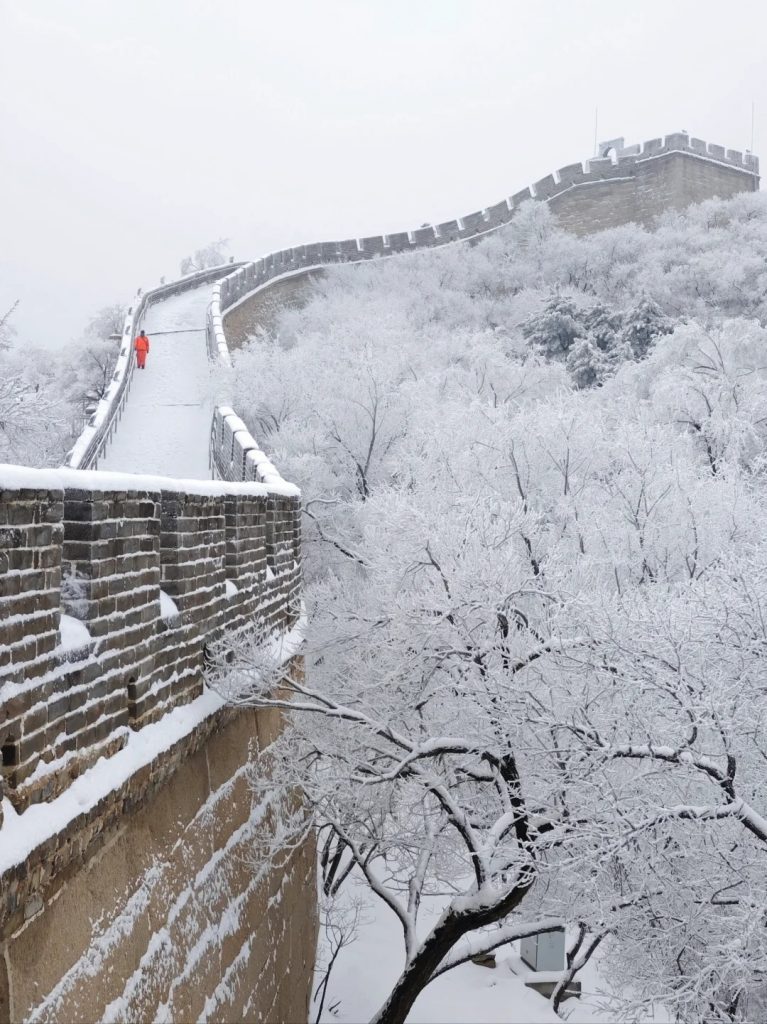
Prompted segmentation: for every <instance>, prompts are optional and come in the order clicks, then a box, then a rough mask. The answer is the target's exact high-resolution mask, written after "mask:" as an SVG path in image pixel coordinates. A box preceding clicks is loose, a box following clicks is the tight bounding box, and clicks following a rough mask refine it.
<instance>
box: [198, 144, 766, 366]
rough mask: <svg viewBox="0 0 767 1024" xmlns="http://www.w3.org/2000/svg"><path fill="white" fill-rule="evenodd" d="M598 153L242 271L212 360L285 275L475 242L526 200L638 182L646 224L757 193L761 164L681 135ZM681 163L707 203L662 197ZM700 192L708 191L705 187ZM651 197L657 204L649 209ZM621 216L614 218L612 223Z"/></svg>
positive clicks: (232, 283) (688, 193)
mask: <svg viewBox="0 0 767 1024" xmlns="http://www.w3.org/2000/svg"><path fill="white" fill-rule="evenodd" d="M600 152H601V153H602V154H603V155H602V156H600V157H599V158H597V159H593V160H587V161H585V162H584V163H575V164H568V165H567V166H566V167H560V168H559V170H556V171H554V172H553V173H552V174H549V175H548V176H547V177H545V178H541V179H540V181H536V182H535V183H534V184H533V185H530V186H528V187H527V188H523V189H522V190H521V191H519V192H516V193H514V195H512V196H510V197H508V198H507V199H502V200H501V201H500V202H499V203H495V204H494V205H492V206H488V207H485V208H484V209H481V210H475V211H473V212H472V213H467V214H465V215H464V216H462V217H457V218H456V219H455V220H448V221H444V222H443V223H441V224H436V225H432V224H428V225H425V226H424V227H420V228H416V229H414V230H410V231H397V232H394V233H392V234H382V235H372V236H369V237H367V238H345V239H342V240H340V241H331V242H315V243H312V244H309V245H297V246H292V247H291V248H288V249H281V250H279V251H278V252H273V253H269V254H268V255H267V256H263V257H262V258H261V259H258V260H256V261H255V262H253V263H246V264H244V265H242V266H240V267H239V268H238V269H237V270H235V271H234V272H233V273H231V274H229V275H228V276H226V277H224V278H223V279H222V280H221V281H220V282H219V283H218V284H217V285H216V286H215V293H214V305H213V308H212V310H211V315H210V316H209V319H208V344H209V348H210V351H211V354H212V355H215V354H217V353H223V354H224V358H226V344H225V339H224V338H223V323H222V320H221V317H222V314H223V313H225V312H226V310H227V309H230V308H231V307H232V306H233V305H234V304H235V303H236V302H238V301H240V300H241V299H242V298H243V296H245V295H247V294H249V293H251V292H253V291H254V290H256V289H258V288H260V287H263V286H264V285H265V284H267V283H269V282H272V281H274V280H275V279H277V278H280V279H282V278H284V277H286V276H287V275H290V274H296V273H300V272H302V271H306V270H307V269H311V268H317V267H322V266H328V265H331V264H334V263H355V262H360V261H364V260H370V259H376V258H380V257H382V256H391V255H395V254H397V253H403V252H413V251H416V250H418V249H424V248H434V247H435V246H439V245H445V244H447V243H449V242H454V241H460V240H471V239H475V238H479V237H481V236H482V235H485V234H488V233H489V232H492V231H496V230H497V229H498V228H500V227H503V225H504V224H507V223H508V222H509V221H510V220H511V219H512V217H513V216H514V213H515V211H516V210H517V209H518V208H519V207H520V206H521V205H522V203H524V202H527V201H528V200H530V199H538V200H546V201H547V202H549V203H552V205H553V206H554V208H555V209H556V210H557V211H558V210H559V205H560V201H561V200H562V199H563V197H565V196H567V195H568V194H569V193H571V192H572V191H573V190H580V191H582V192H593V190H594V187H595V186H597V187H599V186H604V188H605V189H607V191H606V192H605V194H606V195H609V194H610V192H609V189H610V186H611V185H612V184H613V183H615V182H620V181H623V180H626V179H635V178H638V177H640V176H641V177H642V178H643V179H645V180H648V186H647V190H648V199H647V201H646V202H645V203H644V205H643V207H642V209H641V210H640V211H639V216H638V218H637V219H640V220H643V221H644V220H647V219H649V218H651V217H652V216H654V215H656V214H658V213H661V212H662V211H663V210H665V209H667V208H668V206H669V204H670V203H674V204H676V203H677V202H678V204H679V205H689V204H690V203H692V202H699V201H700V199H701V198H710V197H712V196H713V195H720V196H724V195H729V194H732V193H734V192H738V191H741V192H743V191H756V190H757V189H758V188H759V159H758V157H756V156H754V155H753V154H752V153H746V154H745V155H744V154H743V153H741V152H739V151H737V150H733V149H725V148H724V146H718V145H714V144H713V143H711V144H709V143H706V142H704V141H703V140H702V139H696V138H690V136H689V135H686V134H685V133H683V132H676V133H674V134H671V135H666V136H665V137H661V138H657V139H650V140H649V141H647V142H644V143H642V144H641V145H635V146H628V147H626V146H624V144H623V139H614V140H611V141H610V142H608V143H602V145H601V149H600ZM680 155H681V156H682V157H683V159H684V161H685V164H686V165H688V166H689V164H690V162H692V163H694V164H695V165H697V166H698V168H699V170H700V173H701V174H702V175H704V176H707V180H708V181H709V182H710V184H709V186H708V191H707V195H705V196H701V195H699V193H698V190H690V188H689V186H686V184H685V182H680V184H679V188H678V189H677V193H676V194H674V195H668V194H666V193H665V192H664V191H663V189H662V188H660V187H659V179H660V178H661V177H662V176H663V174H664V168H665V166H666V164H667V163H668V159H667V158H671V157H674V156H680ZM659 161H665V163H662V162H659ZM716 168H719V169H720V171H723V172H724V175H725V176H724V177H723V176H722V174H717V173H716ZM703 187H704V190H705V187H706V186H705V184H704V186H703ZM653 193H654V194H655V196H656V198H655V200H654V201H651V198H652V195H653ZM619 212H620V211H615V216H616V217H617V216H618V215H619ZM619 222H620V223H623V222H624V221H623V220H620V221H619ZM604 226H609V225H606V224H599V225H590V224H589V220H588V215H587V214H584V218H583V221H582V228H583V230H584V231H586V230H589V229H591V230H595V229H596V228H598V227H604Z"/></svg>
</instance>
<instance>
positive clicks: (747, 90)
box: [0, 0, 767, 346]
mask: <svg viewBox="0 0 767 1024" xmlns="http://www.w3.org/2000/svg"><path fill="white" fill-rule="evenodd" d="M766 47H767V4H765V3H764V0H748V2H738V0H730V2H728V3H724V2H723V0H663V2H657V0H631V2H626V0H610V2H605V0H569V2H556V0H548V2H545V3H544V2H540V0H524V2H519V0H269V2H266V0H220V2H212V0H210V2H200V0H0V242H1V244H0V311H2V310H4V309H5V308H6V307H7V306H8V305H9V304H10V303H11V302H12V301H13V300H14V299H16V298H18V299H20V300H21V304H20V307H19V310H18V313H17V317H16V326H17V328H18V331H19V335H20V339H21V340H23V341H31V342H34V343H39V344H45V345H50V346H58V345H62V344H66V342H67V341H68V340H69V339H70V338H72V337H74V336H77V335H78V334H79V333H80V332H81V329H82V327H83V325H84V323H85V322H86V321H87V319H88V317H89V315H90V313H92V312H93V311H95V310H96V309H97V308H99V307H100V306H102V305H105V304H107V303H111V302H116V301H129V300H130V298H131V296H132V295H133V294H134V292H135V290H136V288H137V287H138V286H139V285H141V286H143V287H151V286H152V285H153V284H155V283H157V281H158V279H159V277H160V275H162V274H165V275H167V276H169V277H171V276H173V275H174V274H175V273H176V272H177V271H178V263H179V260H180V259H181V258H182V257H183V256H185V255H187V254H189V253H190V252H191V251H192V250H194V249H195V248H197V247H199V246H201V245H204V244H205V243H207V242H209V241H211V240H212V239H215V238H219V237H222V236H223V237H228V238H229V239H230V240H231V252H232V254H233V255H234V256H235V257H236V258H238V259H239V258H255V257H258V256H260V255H262V254H263V253H265V252H268V251H270V250H271V249H275V248H281V247H282V246H286V245H292V244H296V243H300V242H309V241H320V240H325V239H332V238H345V237H350V236H360V235H364V234H374V233H380V232H382V231H395V230H398V229H408V228H413V227H417V226H418V225H419V224H421V223H423V222H425V221H440V220H445V219H448V218H450V217H453V216H457V215H461V214H462V213H468V212H470V211H472V210H475V209H477V208H479V207H483V206H487V205H489V204H490V203H494V202H497V201H498V200H499V199H501V198H503V197H504V196H507V195H510V194H511V193H513V192H516V191H517V190H518V189H520V188H522V187H524V186H525V185H527V184H529V183H530V182H531V181H534V180H536V179H538V178H541V177H543V176H544V175H546V174H548V173H549V172H550V171H551V170H553V169H554V168H556V167H560V166H562V165H564V164H568V163H573V162H574V161H576V160H580V159H585V158H588V157H589V156H591V155H592V150H593V141H594V110H595V107H596V106H598V108H599V137H600V138H610V137H613V136H618V135H623V136H625V138H626V141H627V143H632V142H638V141H642V140H644V139H648V138H652V137H655V136H657V135H663V134H666V133H668V132H672V131H678V130H680V129H686V130H688V131H689V132H691V133H692V134H694V135H697V136H699V137H701V138H704V139H706V140H707V141H709V142H718V143H720V144H723V145H725V146H727V147H730V148H736V149H746V148H748V147H749V146H750V144H751V104H752V101H753V102H755V104H756V120H755V146H754V148H755V151H756V152H757V153H759V152H760V151H763V155H764V156H765V157H767V58H765V53H766V52H767V49H766ZM766 166H767V165H766Z"/></svg>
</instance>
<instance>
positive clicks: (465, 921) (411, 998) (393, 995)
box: [371, 875, 533, 1024]
mask: <svg viewBox="0 0 767 1024" xmlns="http://www.w3.org/2000/svg"><path fill="white" fill-rule="evenodd" d="M532 884H533V878H532V875H531V877H530V880H529V881H526V882H522V883H520V884H519V885H517V886H515V888H514V889H512V891H511V892H510V893H509V894H508V896H506V897H505V898H504V899H503V900H500V901H499V902H498V903H497V904H496V905H495V906H493V907H490V908H488V909H486V910H477V911H474V912H472V913H462V914H448V916H447V917H446V918H445V920H444V921H442V922H441V923H440V924H438V925H437V927H436V928H435V929H434V931H433V932H432V933H431V935H430V936H429V937H428V939H426V941H425V942H424V944H423V946H422V947H421V949H420V950H419V952H418V954H417V955H416V956H415V957H414V959H413V960H412V962H411V963H410V964H409V965H408V966H407V967H406V968H405V970H404V971H403V972H402V974H401V975H400V976H399V978H398V979H397V983H396V984H395V986H394V988H393V989H392V990H391V992H390V993H389V996H388V998H387V1000H386V1002H385V1003H384V1004H383V1006H382V1007H381V1009H380V1010H379V1011H378V1013H377V1014H376V1015H375V1016H374V1017H373V1018H372V1019H371V1024H405V1020H406V1018H407V1015H408V1014H409V1013H410V1011H411V1009H412V1008H413V1003H414V1002H415V1001H416V999H417V998H418V996H419V995H420V994H421V992H423V990H424V989H425V988H426V986H427V985H428V984H429V981H430V980H431V977H432V975H433V974H434V972H435V971H436V969H437V968H438V967H439V965H440V964H441V963H442V961H443V960H444V959H445V957H446V956H447V954H448V953H449V952H450V950H451V949H452V948H453V946H455V944H456V942H458V940H459V939H460V938H462V937H463V936H464V935H466V934H467V933H468V932H472V931H474V930H475V929H476V928H483V927H485V926H486V925H488V924H494V923H495V922H496V921H500V920H501V918H503V917H506V915H507V914H509V913H511V911H512V910H514V909H515V908H516V907H517V906H519V904H520V903H521V902H522V898H523V896H524V895H525V893H526V892H527V891H528V890H529V889H530V886H531V885H532Z"/></svg>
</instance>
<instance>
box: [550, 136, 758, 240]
mask: <svg viewBox="0 0 767 1024" xmlns="http://www.w3.org/2000/svg"><path fill="white" fill-rule="evenodd" d="M617 141H618V142H621V141H622V140H617ZM657 141H660V140H657ZM692 141H693V142H697V141H698V140H695V139H693V140H692ZM650 145H651V144H650V143H645V147H647V146H650ZM703 145H705V144H703ZM712 148H713V149H715V150H720V149H721V148H722V147H719V146H715V147H712ZM626 152H627V151H626V150H623V149H619V150H618V157H617V160H615V161H613V159H612V158H611V157H609V156H608V157H605V158H602V159H598V160H592V161H590V162H589V167H590V168H592V169H594V170H596V169H597V167H598V165H599V164H603V165H604V177H602V178H590V179H585V180H583V181H579V182H576V183H573V184H572V185H571V186H570V187H568V188H566V189H564V190H562V191H560V192H555V193H554V194H553V195H551V196H550V197H549V199H548V203H549V205H550V206H551V208H552V210H553V211H554V213H555V214H556V216H557V219H558V220H559V223H560V224H561V225H562V227H564V228H565V229H567V230H568V231H572V232H573V233H574V234H577V235H588V234H592V233H594V232H595V231H603V230H605V229H606V228H613V227H618V226H619V225H621V224H628V223H630V222H634V223H637V224H643V225H644V226H645V227H652V225H653V223H654V221H655V219H656V217H658V216H660V215H661V214H662V213H665V212H666V211H667V210H684V209H686V208H687V207H688V206H691V205H692V204H693V203H702V202H704V200H706V199H713V198H714V197H716V198H719V199H729V198H731V197H732V196H735V195H738V194H739V193H740V192H756V191H758V189H759V176H758V173H756V169H757V167H758V164H757V165H756V166H755V167H752V166H746V165H745V164H744V163H742V162H741V163H738V162H736V161H734V160H725V159H720V158H719V157H718V155H717V157H712V156H709V155H708V154H705V155H704V154H703V153H698V152H696V151H695V150H693V149H690V148H688V147H685V148H683V149H675V150H670V151H668V152H662V153H658V154H654V153H652V151H650V152H649V153H647V155H644V156H643V155H641V154H640V155H639V156H637V155H636V154H634V153H630V154H629V155H628V156H623V155H622V154H623V153H626ZM722 152H724V151H722ZM727 152H728V153H730V154H732V153H733V151H732V150H728V151H727ZM738 156H740V154H738ZM749 156H750V154H747V156H746V158H745V159H748V158H749ZM753 159H754V160H755V159H756V158H753ZM560 173H561V172H560Z"/></svg>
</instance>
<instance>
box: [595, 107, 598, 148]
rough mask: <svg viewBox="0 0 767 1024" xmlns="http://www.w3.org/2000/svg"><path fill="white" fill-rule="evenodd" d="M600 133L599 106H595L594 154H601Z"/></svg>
mask: <svg viewBox="0 0 767 1024" xmlns="http://www.w3.org/2000/svg"><path fill="white" fill-rule="evenodd" d="M598 133H599V107H594V156H599V154H598V152H597V136H598Z"/></svg>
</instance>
